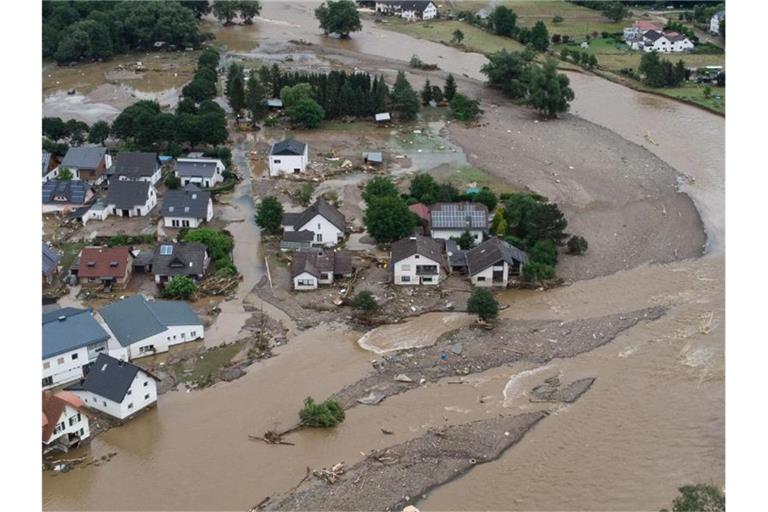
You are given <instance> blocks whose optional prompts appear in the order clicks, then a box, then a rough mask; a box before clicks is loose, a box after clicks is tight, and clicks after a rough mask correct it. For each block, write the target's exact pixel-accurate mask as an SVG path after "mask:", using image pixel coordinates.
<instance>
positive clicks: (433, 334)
mask: <svg viewBox="0 0 768 512" xmlns="http://www.w3.org/2000/svg"><path fill="white" fill-rule="evenodd" d="M474 320H475V317H474V315H468V314H467V313H425V314H423V315H419V316H417V317H414V318H409V319H408V320H406V321H404V322H402V323H399V324H391V325H382V326H381V327H377V328H375V329H373V330H371V331H368V332H367V333H365V335H363V337H362V338H360V339H359V340H358V341H357V344H358V345H360V347H362V348H364V349H365V350H370V351H371V352H373V353H375V354H386V353H387V352H395V351H397V350H403V349H406V348H419V347H428V346H429V345H434V343H435V342H436V341H437V339H438V338H439V337H440V335H441V334H443V333H445V332H447V331H452V330H455V329H459V328H461V327H466V326H467V325H469V324H471V323H472V322H473V321H474Z"/></svg>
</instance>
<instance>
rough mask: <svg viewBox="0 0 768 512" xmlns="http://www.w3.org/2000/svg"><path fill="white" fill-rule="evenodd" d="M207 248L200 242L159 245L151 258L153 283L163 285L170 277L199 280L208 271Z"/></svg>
mask: <svg viewBox="0 0 768 512" xmlns="http://www.w3.org/2000/svg"><path fill="white" fill-rule="evenodd" d="M209 262H210V258H209V257H208V248H207V247H206V246H205V244H201V243H200V242H179V243H174V244H160V245H158V246H157V247H156V248H155V253H154V254H153V256H152V273H154V274H155V283H157V284H158V285H164V284H165V283H167V282H168V281H169V280H170V279H171V278H172V277H175V276H187V277H190V278H192V279H194V280H196V281H197V280H200V279H202V278H203V277H204V276H205V272H206V271H207V270H208V263H209Z"/></svg>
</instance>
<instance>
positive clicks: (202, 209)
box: [162, 184, 213, 228]
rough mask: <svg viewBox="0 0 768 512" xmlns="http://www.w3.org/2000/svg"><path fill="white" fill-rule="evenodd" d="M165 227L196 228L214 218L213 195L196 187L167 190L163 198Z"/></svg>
mask: <svg viewBox="0 0 768 512" xmlns="http://www.w3.org/2000/svg"><path fill="white" fill-rule="evenodd" d="M162 210H163V225H164V226H165V227H167V228H196V227H199V226H200V225H201V224H202V223H204V222H210V221H211V219H212V218H213V201H212V200H211V193H210V192H207V191H205V190H200V189H199V188H198V187H197V186H196V185H192V184H190V185H187V186H185V187H184V188H182V189H179V190H167V191H166V192H165V197H164V198H163V208H162Z"/></svg>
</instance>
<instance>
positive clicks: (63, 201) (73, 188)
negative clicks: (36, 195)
mask: <svg viewBox="0 0 768 512" xmlns="http://www.w3.org/2000/svg"><path fill="white" fill-rule="evenodd" d="M92 198H93V191H92V190H91V185H90V184H88V183H87V182H85V181H79V180H59V179H52V180H48V181H46V182H44V183H43V198H42V203H43V213H52V212H61V211H68V210H74V209H76V208H80V207H81V206H83V205H85V204H86V203H88V202H90V200H91V199H92Z"/></svg>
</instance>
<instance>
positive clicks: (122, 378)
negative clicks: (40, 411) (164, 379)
mask: <svg viewBox="0 0 768 512" xmlns="http://www.w3.org/2000/svg"><path fill="white" fill-rule="evenodd" d="M158 380H159V379H158V378H157V377H155V376H154V375H153V374H151V373H150V372H148V371H147V370H145V369H144V368H141V367H140V366H136V365H135V364H132V363H129V362H128V361H123V360H121V359H115V358H114V357H110V356H107V355H104V354H102V355H100V356H99V358H98V359H96V362H95V363H94V365H93V367H92V368H91V369H90V371H89V372H88V375H86V376H85V378H84V379H82V380H81V381H80V382H79V383H77V384H73V385H71V386H69V387H67V391H70V392H72V393H74V394H75V395H77V396H78V398H79V399H80V400H82V402H83V404H84V405H85V406H87V407H90V408H91V409H96V410H97V411H100V412H103V413H105V414H108V415H109V416H112V417H113V418H117V419H119V420H124V419H126V418H128V417H129V416H133V415H134V414H136V413H137V412H139V411H141V410H142V409H146V408H147V407H149V406H151V405H152V404H155V403H157V382H156V381H158Z"/></svg>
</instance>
